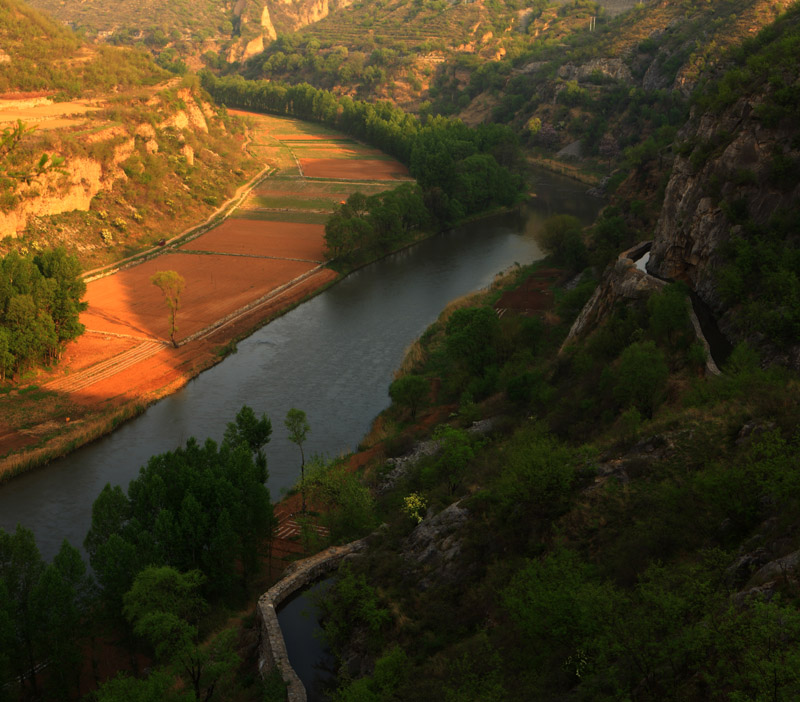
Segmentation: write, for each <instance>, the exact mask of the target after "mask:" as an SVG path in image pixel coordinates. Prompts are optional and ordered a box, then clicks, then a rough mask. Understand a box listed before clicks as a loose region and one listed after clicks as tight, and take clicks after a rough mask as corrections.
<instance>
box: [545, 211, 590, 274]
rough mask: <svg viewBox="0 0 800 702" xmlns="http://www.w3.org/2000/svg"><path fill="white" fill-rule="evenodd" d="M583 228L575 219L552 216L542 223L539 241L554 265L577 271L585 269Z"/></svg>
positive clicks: (567, 216) (564, 216)
mask: <svg viewBox="0 0 800 702" xmlns="http://www.w3.org/2000/svg"><path fill="white" fill-rule="evenodd" d="M582 229H583V227H582V226H581V222H580V220H579V219H578V218H577V217H573V216H572V215H554V216H553V217H550V218H549V219H548V220H547V221H546V222H545V223H544V231H543V232H542V234H541V235H540V241H541V244H542V246H543V247H544V249H545V250H546V251H547V252H548V253H550V254H551V255H552V256H553V258H554V259H555V261H556V263H559V264H561V265H563V266H567V267H568V268H569V269H570V270H573V271H579V270H583V268H585V267H586V263H587V260H588V259H587V254H586V246H585V245H584V243H583V234H582Z"/></svg>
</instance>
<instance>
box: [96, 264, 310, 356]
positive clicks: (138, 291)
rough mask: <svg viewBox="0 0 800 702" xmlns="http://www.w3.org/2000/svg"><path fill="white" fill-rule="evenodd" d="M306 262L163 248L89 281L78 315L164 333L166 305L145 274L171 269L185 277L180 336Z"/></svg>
mask: <svg viewBox="0 0 800 702" xmlns="http://www.w3.org/2000/svg"><path fill="white" fill-rule="evenodd" d="M312 268H314V264H313V263H305V262H301V261H287V260H274V259H265V258H245V257H238V256H237V257H233V256H218V255H213V254H211V255H191V254H166V255H164V256H159V257H158V258H157V259H153V260H151V261H147V262H145V263H142V264H141V265H138V266H135V267H133V268H129V269H128V270H124V271H120V272H119V273H116V274H115V275H112V276H108V277H107V278H101V279H100V280H96V281H93V282H91V283H89V284H88V286H87V292H86V301H87V302H88V303H89V309H87V310H86V312H84V313H83V314H82V315H81V321H82V322H83V323H84V324H85V325H86V328H87V329H91V330H94V331H103V332H113V333H117V334H129V335H133V336H137V337H140V338H141V337H145V338H158V339H162V340H165V339H168V338H169V319H168V309H167V305H166V302H165V301H164V296H163V294H162V293H161V291H160V290H159V289H158V288H156V286H155V285H153V284H152V283H151V282H150V277H151V276H152V275H153V274H154V273H155V272H156V271H164V270H174V271H177V272H178V273H180V275H182V276H183V277H184V279H185V280H186V287H185V289H184V291H183V294H182V295H181V302H180V307H179V310H178V316H177V327H178V332H177V333H176V338H177V339H179V340H180V339H184V338H186V337H187V336H190V335H191V334H194V333H195V332H198V331H200V330H201V329H203V328H205V327H207V326H208V325H209V324H211V323H212V322H215V321H217V320H219V319H222V318H223V317H225V316H226V315H228V314H230V313H232V312H234V311H235V310H237V309H240V308H242V307H244V306H245V305H247V304H248V303H251V302H253V301H254V300H257V299H258V298H259V297H261V296H263V295H265V294H266V293H268V292H269V291H270V290H273V289H274V288H276V287H279V286H281V285H283V284H285V283H288V282H289V281H291V280H293V279H294V278H297V277H298V276H299V275H301V274H303V273H306V272H307V271H310V270H311V269H312ZM248 283H249V284H248Z"/></svg>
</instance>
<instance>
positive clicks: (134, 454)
mask: <svg viewBox="0 0 800 702" xmlns="http://www.w3.org/2000/svg"><path fill="white" fill-rule="evenodd" d="M534 190H535V191H536V193H537V197H535V198H533V199H531V200H530V202H529V203H527V204H526V205H525V206H523V207H521V208H520V209H519V210H518V211H514V212H509V213H504V214H502V215H497V216H494V217H491V218H488V219H483V220H480V221H476V222H472V223H470V224H468V225H465V226H463V227H459V228H457V229H454V230H451V231H449V232H445V233H443V234H441V235H437V236H435V237H432V238H431V239H429V240H427V241H424V242H422V243H421V244H419V245H417V246H414V247H412V248H410V249H407V250H404V251H402V252H400V253H398V254H396V255H393V256H390V257H388V258H386V259H384V260H382V261H379V262H377V263H375V264H373V265H370V266H367V267H366V268H364V269H361V270H359V271H357V272H355V273H354V274H352V275H350V276H349V277H348V278H346V279H345V280H343V281H342V282H340V283H339V284H337V285H335V286H333V287H332V288H330V289H328V290H327V291H325V292H324V293H322V294H321V295H318V296H317V297H315V298H314V299H312V300H310V301H309V302H306V303H304V304H303V305H301V306H299V307H298V308H296V309H294V310H293V311H291V312H289V313H288V314H286V315H284V316H283V317H281V318H280V319H277V320H275V321H274V322H272V323H270V324H269V325H267V326H265V327H263V328H262V329H260V330H259V331H257V332H256V333H254V334H253V335H252V336H250V337H248V338H247V339H245V340H243V341H242V342H240V344H239V350H238V352H237V353H236V354H234V355H232V356H230V357H229V358H227V359H225V361H223V362H222V363H220V364H218V365H217V366H215V367H214V368H211V369H210V370H208V371H206V372H205V373H202V374H201V375H200V376H198V377H197V378H195V379H194V380H193V381H191V382H190V383H189V384H188V385H187V386H186V387H185V388H183V389H182V390H181V391H179V392H177V393H175V394H174V395H171V396H169V397H167V398H165V399H163V400H161V401H160V402H158V403H156V404H154V405H153V406H151V407H150V408H148V409H147V410H146V411H145V412H144V413H143V414H142V415H140V416H139V417H137V418H136V419H134V420H132V421H130V422H128V423H126V424H125V425H123V426H122V427H120V428H119V429H117V430H116V431H115V432H114V433H113V434H110V435H108V436H106V437H104V438H102V439H100V440H98V441H96V442H94V443H92V444H90V445H88V446H85V447H83V448H82V449H79V450H78V451H76V452H74V453H72V454H70V455H69V456H66V457H65V458H62V459H59V460H57V461H54V462H52V463H51V464H49V465H47V466H44V467H42V468H40V469H38V470H35V471H32V472H30V473H27V474H24V475H21V476H19V477H17V478H15V479H13V480H11V481H10V482H8V483H6V484H3V485H1V486H0V527H2V528H3V529H6V530H12V529H14V528H15V527H16V525H17V523H21V524H23V525H24V526H26V527H28V528H30V529H32V530H33V532H34V534H35V536H36V540H37V543H38V544H39V548H40V549H41V551H42V554H43V555H44V556H45V558H51V557H52V556H53V555H54V554H55V553H56V552H57V550H58V548H59V546H60V544H61V542H62V540H63V539H67V540H68V541H69V542H70V543H72V544H73V545H75V546H81V545H82V543H83V539H84V537H85V535H86V532H87V530H88V528H89V525H90V523H91V507H92V503H93V501H94V499H95V497H96V496H97V494H98V493H99V492H100V490H101V489H102V488H103V486H104V485H105V484H106V483H111V484H119V485H122V486H123V487H125V488H126V487H127V485H128V483H129V482H130V481H131V480H132V479H133V478H135V477H136V476H137V475H138V471H139V468H140V466H142V465H144V464H145V463H146V462H147V460H148V458H149V457H150V456H152V455H154V454H157V453H162V452H164V451H169V450H172V449H175V448H176V447H177V446H179V445H182V444H183V443H185V441H186V440H187V439H188V438H189V437H191V436H195V437H197V438H198V439H200V440H203V439H205V438H206V437H211V438H213V439H216V440H218V439H219V438H221V436H222V434H223V432H224V429H225V424H226V422H227V421H230V420H232V419H233V417H234V415H235V414H236V412H237V411H238V409H239V408H240V407H241V406H242V405H243V404H247V405H250V406H251V407H253V409H255V410H256V412H258V413H261V412H265V413H266V414H267V415H268V416H269V417H270V418H271V420H272V428H273V433H272V441H271V442H270V444H269V445H268V446H267V447H266V450H267V457H268V461H269V473H270V477H269V483H268V484H269V488H270V490H271V493H272V498H273V499H274V500H277V499H279V498H280V497H281V494H282V493H283V492H284V491H286V490H288V489H289V488H290V487H291V486H292V485H294V484H295V483H296V481H297V479H298V477H299V469H300V456H299V453H298V450H297V447H296V446H295V445H294V444H291V443H290V442H289V441H288V438H287V435H286V430H285V428H284V425H283V418H284V417H285V416H286V412H287V411H288V410H289V409H290V408H292V407H297V408H299V409H303V410H305V411H306V413H307V415H308V420H309V423H310V425H311V433H310V435H309V439H308V441H307V443H306V445H305V451H306V455H307V456H308V455H311V454H314V453H316V454H321V455H327V456H335V455H338V454H340V453H346V452H349V451H352V450H354V449H355V448H356V447H357V445H358V442H359V441H360V440H361V438H362V437H363V436H364V435H365V434H366V433H367V431H368V430H369V427H370V424H371V422H372V420H373V419H374V417H375V416H376V415H377V414H378V413H379V412H380V411H381V410H382V409H384V408H385V407H386V406H387V405H388V403H389V398H388V393H387V389H388V386H389V383H390V382H391V381H392V374H393V372H394V370H395V369H396V368H397V366H398V365H399V364H400V361H401V360H402V357H403V354H404V351H405V349H406V348H407V347H408V346H409V344H411V343H412V342H413V341H414V339H415V338H417V337H418V336H419V335H420V334H421V333H422V332H423V331H424V330H425V328H426V327H427V326H428V325H429V324H431V322H433V321H434V320H435V319H436V317H437V316H438V314H439V312H440V311H441V310H442V308H444V307H445V305H446V304H447V303H448V302H449V301H451V300H453V299H454V298H457V297H459V296H462V295H465V294H466V293H469V292H471V291H473V290H476V289H478V288H481V287H482V286H486V285H488V284H489V283H490V282H491V281H492V279H493V277H494V275H495V274H497V273H498V272H500V271H502V270H504V269H506V268H508V267H509V266H511V265H513V264H514V263H515V262H519V263H529V262H531V261H534V260H537V259H539V258H540V257H541V256H542V254H541V251H540V249H539V247H538V244H537V242H536V238H535V234H536V232H537V230H539V229H540V228H541V227H542V224H543V222H544V221H545V219H547V217H549V216H551V215H553V214H562V213H563V214H572V215H574V216H576V217H579V218H580V219H581V220H583V221H584V222H587V223H588V222H589V221H591V220H592V219H593V218H594V216H595V215H596V213H597V211H598V210H599V208H600V206H601V201H600V200H598V199H596V198H593V197H590V196H588V195H586V193H585V190H586V187H585V186H583V185H581V184H579V183H575V182H574V181H571V180H568V179H565V178H560V177H557V176H554V175H550V174H541V175H540V176H539V179H538V183H536V184H535V186H534Z"/></svg>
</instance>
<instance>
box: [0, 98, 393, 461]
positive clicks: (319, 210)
mask: <svg viewBox="0 0 800 702" xmlns="http://www.w3.org/2000/svg"><path fill="white" fill-rule="evenodd" d="M240 114H241V113H240ZM248 117H249V121H250V125H251V134H250V137H251V140H252V141H251V143H253V144H256V145H258V146H259V153H261V154H263V155H264V157H265V158H266V161H267V165H270V166H271V167H272V170H273V175H272V176H271V177H269V178H268V179H266V180H264V181H262V182H261V183H258V184H256V185H255V186H254V187H253V189H252V192H251V194H250V195H249V196H248V197H245V198H244V199H243V200H242V201H241V204H239V205H238V207H237V209H236V210H234V212H233V213H232V215H231V216H230V217H229V218H228V219H226V220H225V221H224V222H222V223H221V224H219V225H218V226H216V227H214V228H213V229H211V230H209V231H207V232H205V233H204V234H202V235H200V236H197V237H195V238H189V239H183V240H181V239H180V238H178V239H175V240H173V239H172V237H173V236H175V233H172V234H171V233H170V232H165V237H164V238H165V240H167V241H168V242H169V243H167V245H166V246H164V247H163V249H162V250H154V251H152V252H150V253H151V256H150V257H149V258H148V259H147V260H145V262H143V263H139V264H138V265H132V266H129V267H126V268H123V269H121V270H119V271H117V272H116V273H114V274H113V275H108V276H106V277H104V278H100V279H97V280H93V281H91V282H89V283H88V284H87V295H86V300H87V302H88V309H87V310H86V311H85V312H84V313H83V315H82V317H81V321H82V322H83V324H84V325H85V326H86V328H87V333H86V334H84V335H83V336H81V337H79V338H78V339H77V340H76V341H75V342H73V343H71V344H70V345H69V346H68V348H67V349H66V351H65V353H64V356H63V361H62V363H61V364H60V365H59V366H58V367H57V368H56V369H54V370H52V371H50V372H45V371H42V372H40V374H39V377H37V378H36V379H35V382H36V384H37V385H38V386H39V387H40V388H42V390H41V391H39V392H37V393H29V394H26V395H25V397H23V393H15V394H14V396H13V397H12V396H11V394H8V395H6V396H2V397H0V416H3V417H4V422H5V423H4V425H3V427H2V431H0V474H2V473H3V472H5V471H16V470H18V469H20V467H21V466H23V465H24V466H27V465H33V464H35V463H36V462H37V461H44V460H46V459H47V458H50V457H52V456H54V455H58V454H59V453H62V452H66V451H67V450H70V449H72V448H75V447H76V446H77V445H80V444H81V443H84V442H87V441H90V440H92V439H93V438H96V437H97V436H99V435H100V434H102V433H104V432H106V431H110V430H111V429H113V427H114V426H116V424H117V423H118V421H119V419H120V418H121V417H129V416H131V415H132V414H133V413H134V412H135V409H134V408H135V407H141V406H143V405H145V404H147V403H148V402H151V401H153V400H154V399H157V398H159V397H162V396H163V395H165V394H168V393H170V392H173V391H175V390H176V389H178V388H179V387H181V386H182V385H183V384H184V383H185V382H186V381H187V380H189V379H190V378H191V377H193V376H194V375H196V374H197V373H199V372H200V371H202V370H203V369H204V368H207V367H208V366H209V365H212V364H213V363H215V362H216V361H218V360H219V359H220V358H221V357H222V355H223V354H220V353H219V350H220V349H221V348H223V347H225V346H226V345H227V344H228V343H229V342H230V341H231V340H234V339H236V338H239V337H241V336H243V335H245V334H246V333H248V332H249V331H252V330H253V329H254V328H256V327H257V326H260V325H261V324H263V323H264V322H265V321H267V320H268V319H270V318H271V317H273V316H275V315H276V314H279V313H280V312H281V311H282V310H285V309H286V308H287V307H289V306H291V305H293V304H296V303H297V302H299V301H300V300H301V299H303V298H304V297H305V296H307V295H309V294H313V293H314V292H316V291H319V290H320V289H321V288H322V287H324V286H326V285H328V284H329V283H330V282H331V281H333V280H335V278H336V274H335V273H334V272H333V271H331V270H329V269H326V268H325V267H324V233H325V227H324V221H325V219H326V218H327V216H328V215H327V214H326V212H329V211H331V209H332V208H333V206H335V205H336V204H338V203H339V202H341V201H343V200H345V199H346V198H347V197H348V196H349V195H350V194H351V193H352V192H355V191H357V190H360V191H361V192H363V193H364V194H366V195H371V194H373V193H375V192H380V191H382V190H385V189H386V188H387V187H391V185H390V184H389V182H388V181H390V180H395V179H400V178H407V177H408V175H407V171H406V169H405V167H404V166H402V165H401V164H400V163H398V162H396V161H393V160H391V159H389V158H388V157H386V156H385V155H384V154H381V153H380V152H376V151H375V150H374V149H370V148H368V147H366V146H364V145H362V144H359V143H358V142H354V141H353V140H351V139H348V138H347V137H344V136H342V135H339V134H335V133H333V132H331V131H330V130H327V129H324V128H321V127H318V126H316V125H307V124H304V123H302V122H299V121H297V120H289V119H279V118H277V117H270V116H265V115H256V114H252V115H248ZM312 144H313V149H314V151H312V152H311V153H314V155H317V154H322V155H325V156H326V158H308V159H306V158H303V159H300V158H298V153H297V152H302V151H303V148H302V147H303V145H305V146H309V147H310V146H311V145H312ZM262 147H263V148H262ZM295 147H298V148H295ZM301 169H302V170H307V171H308V172H307V173H306V174H305V176H304V175H303V174H302V173H301ZM306 177H314V178H333V179H336V180H331V181H328V182H326V181H323V180H319V181H316V180H315V181H309V180H307V179H306ZM267 198H268V200H267ZM163 270H173V271H176V272H177V273H179V274H180V275H181V276H182V277H183V279H184V280H185V287H184V289H183V291H182V293H181V295H180V302H179V305H178V310H177V314H176V320H175V321H176V331H175V341H176V342H178V344H179V347H178V348H173V347H172V345H171V344H170V343H169V341H170V319H169V309H168V307H167V304H166V300H165V298H164V295H163V293H162V292H161V290H159V289H158V288H157V287H156V286H155V285H153V283H152V282H151V277H152V275H153V274H154V273H155V272H156V271H163ZM29 396H30V398H31V399H30V400H27V399H26V398H27V397H29Z"/></svg>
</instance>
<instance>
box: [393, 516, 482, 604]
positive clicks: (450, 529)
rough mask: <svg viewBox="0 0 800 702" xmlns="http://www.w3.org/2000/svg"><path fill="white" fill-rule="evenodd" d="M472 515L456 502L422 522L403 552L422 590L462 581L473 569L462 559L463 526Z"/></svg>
mask: <svg viewBox="0 0 800 702" xmlns="http://www.w3.org/2000/svg"><path fill="white" fill-rule="evenodd" d="M468 520H469V512H468V511H467V509H466V508H464V507H462V506H461V503H460V502H454V503H453V504H452V505H450V506H449V507H447V508H445V509H443V510H442V511H441V512H439V513H438V514H436V515H434V516H432V517H426V518H425V519H423V520H422V522H420V523H419V524H418V525H417V527H416V528H415V529H414V531H412V532H411V534H409V536H408V538H407V539H406V540H405V543H404V544H403V546H402V549H401V552H400V553H401V555H402V557H403V558H404V559H405V560H406V561H407V562H408V564H409V565H410V567H411V569H412V570H413V571H414V578H415V581H416V582H417V584H418V587H420V588H421V589H423V590H425V589H427V588H429V587H431V586H432V585H434V584H442V583H450V584H455V583H457V582H459V581H460V580H461V579H462V578H463V577H464V576H465V575H466V573H465V568H470V567H471V566H470V565H469V562H468V560H466V559H463V558H459V556H460V555H461V552H462V549H463V547H464V540H463V527H464V525H465V524H466V523H467V521H468Z"/></svg>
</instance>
